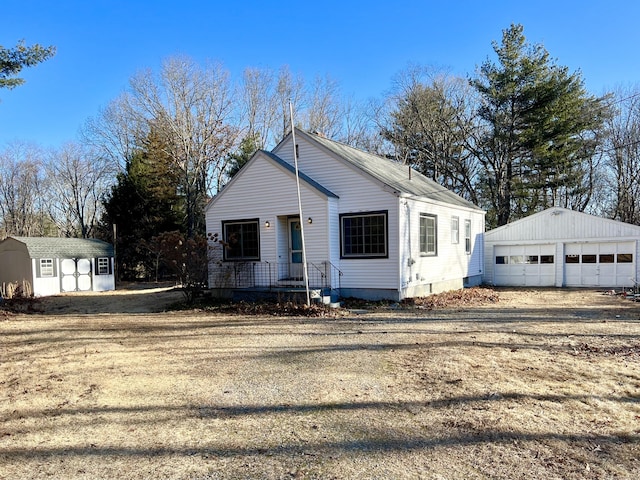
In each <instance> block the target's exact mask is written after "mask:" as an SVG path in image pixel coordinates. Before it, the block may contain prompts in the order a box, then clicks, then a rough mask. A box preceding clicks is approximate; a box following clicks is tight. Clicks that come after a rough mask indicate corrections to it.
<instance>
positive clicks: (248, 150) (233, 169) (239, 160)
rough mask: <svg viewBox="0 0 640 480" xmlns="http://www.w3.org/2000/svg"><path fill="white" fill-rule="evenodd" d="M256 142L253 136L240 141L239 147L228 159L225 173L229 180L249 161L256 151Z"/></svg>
mask: <svg viewBox="0 0 640 480" xmlns="http://www.w3.org/2000/svg"><path fill="white" fill-rule="evenodd" d="M257 145H258V142H257V141H256V137H255V136H251V135H250V136H248V137H245V138H243V139H242V142H240V147H239V148H238V150H237V151H235V152H233V153H232V154H230V155H229V157H228V163H227V169H226V173H227V176H228V177H229V178H231V177H233V176H234V175H235V174H236V173H238V172H239V171H240V169H241V168H242V167H243V166H244V165H245V164H246V163H247V162H248V161H249V159H250V158H251V156H252V155H253V154H254V153H255V152H256V150H258V146H257Z"/></svg>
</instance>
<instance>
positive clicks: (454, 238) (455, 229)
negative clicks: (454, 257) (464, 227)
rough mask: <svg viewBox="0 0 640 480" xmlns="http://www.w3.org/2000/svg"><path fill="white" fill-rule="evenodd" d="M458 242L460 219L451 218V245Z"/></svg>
mask: <svg viewBox="0 0 640 480" xmlns="http://www.w3.org/2000/svg"><path fill="white" fill-rule="evenodd" d="M459 242H460V219H459V218H458V217H451V243H459Z"/></svg>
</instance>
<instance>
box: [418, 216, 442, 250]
mask: <svg viewBox="0 0 640 480" xmlns="http://www.w3.org/2000/svg"><path fill="white" fill-rule="evenodd" d="M437 254H438V217H436V216H435V215H427V214H426V213H421V214H420V255H437Z"/></svg>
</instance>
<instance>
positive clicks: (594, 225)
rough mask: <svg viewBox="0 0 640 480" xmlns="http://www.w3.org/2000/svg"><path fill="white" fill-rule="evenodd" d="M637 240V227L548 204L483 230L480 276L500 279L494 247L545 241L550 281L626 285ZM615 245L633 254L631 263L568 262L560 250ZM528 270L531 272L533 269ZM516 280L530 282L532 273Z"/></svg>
mask: <svg viewBox="0 0 640 480" xmlns="http://www.w3.org/2000/svg"><path fill="white" fill-rule="evenodd" d="M639 244H640V226H637V225H630V224H627V223H622V222H617V221H614V220H609V219H605V218H599V217H596V216H593V215H588V214H585V213H580V212H574V211H572V210H567V209H564V208H555V207H554V208H550V209H548V210H545V211H543V212H540V213H537V214H535V215H531V216H530V217H526V218H523V219H521V220H518V221H516V222H513V223H511V224H508V225H505V226H503V227H499V228H497V229H495V230H492V231H489V232H487V233H486V234H485V277H484V278H485V282H487V283H491V284H494V283H496V281H497V283H499V284H503V281H504V278H501V279H497V278H496V265H495V257H496V250H500V249H504V248H506V247H509V248H516V247H522V248H524V249H532V248H535V246H536V245H548V247H545V248H547V249H550V250H552V251H554V252H555V253H554V254H555V259H554V260H555V267H554V268H555V282H554V284H555V286H557V287H562V286H603V287H614V286H615V287H623V286H630V285H632V283H633V282H632V281H631V278H633V277H634V276H635V280H638V279H639V278H640V266H639V265H640V262H638V254H639V253H640V252H639V248H640V247H639V246H638V245H639ZM620 249H623V250H625V252H626V251H629V250H631V251H632V253H634V256H633V263H632V265H628V264H627V265H613V266H612V265H602V266H600V265H599V264H598V265H593V266H589V265H582V266H581V265H578V266H572V265H567V264H566V263H565V255H566V254H571V253H577V254H582V253H594V254H600V253H612V252H618V251H621V250H620ZM598 263H599V262H598ZM530 274H531V275H534V272H530ZM545 275H546V273H545ZM522 282H524V283H525V284H527V285H535V284H536V281H535V279H533V278H532V279H528V280H522ZM521 284H522V283H521ZM537 284H540V285H542V284H547V279H539V281H538V282H537Z"/></svg>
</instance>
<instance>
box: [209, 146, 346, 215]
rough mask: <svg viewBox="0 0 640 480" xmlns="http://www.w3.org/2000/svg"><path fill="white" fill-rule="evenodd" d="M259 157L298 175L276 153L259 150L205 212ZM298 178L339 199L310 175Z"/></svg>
mask: <svg viewBox="0 0 640 480" xmlns="http://www.w3.org/2000/svg"><path fill="white" fill-rule="evenodd" d="M257 157H264V158H266V159H267V160H269V161H271V162H273V163H275V164H276V165H278V166H279V167H280V168H282V169H284V170H287V171H288V172H290V173H291V174H293V175H295V173H296V170H295V167H294V166H293V165H291V164H289V163H287V162H285V161H284V160H283V159H281V158H280V157H278V156H277V155H276V154H275V153H272V152H268V151H266V150H258V151H256V152H255V153H254V154H253V155H252V156H251V158H250V159H249V161H248V162H247V163H246V164H245V165H244V166H243V167H242V168H241V169H240V171H239V172H238V173H237V174H236V175H235V176H234V177H233V178H232V179H231V180H230V181H229V183H227V184H226V185H225V186H224V187H223V188H222V189H221V190H220V191H219V192H218V194H217V195H216V196H215V197H213V198H212V199H211V200H210V201H209V203H208V204H207V206H206V207H205V210H209V208H211V207H212V206H213V204H214V203H215V202H216V201H217V200H218V199H219V197H220V196H221V195H223V194H224V192H225V191H226V189H227V188H229V187H230V186H231V185H232V184H233V183H234V182H235V181H236V179H237V178H239V177H240V176H241V175H242V174H243V171H245V169H246V168H251V167H250V165H251V164H252V163H254V161H255V159H256V158H257ZM298 176H299V177H300V180H301V181H303V182H304V183H306V184H307V185H309V186H310V187H311V188H312V189H314V190H315V191H317V192H318V193H320V194H322V195H324V196H326V197H328V198H339V197H338V195H336V194H335V193H333V192H332V191H331V190H329V189H327V188H325V187H323V186H322V185H320V184H319V183H318V182H316V181H315V180H314V179H312V178H311V177H309V176H308V175H306V174H304V173H303V172H301V171H298Z"/></svg>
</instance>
